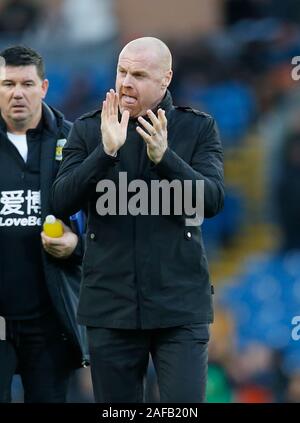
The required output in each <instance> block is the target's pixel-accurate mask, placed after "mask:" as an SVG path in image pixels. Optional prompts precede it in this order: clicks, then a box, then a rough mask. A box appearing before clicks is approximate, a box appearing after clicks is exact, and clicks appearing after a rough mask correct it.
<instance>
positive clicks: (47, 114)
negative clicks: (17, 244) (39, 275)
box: [0, 104, 88, 367]
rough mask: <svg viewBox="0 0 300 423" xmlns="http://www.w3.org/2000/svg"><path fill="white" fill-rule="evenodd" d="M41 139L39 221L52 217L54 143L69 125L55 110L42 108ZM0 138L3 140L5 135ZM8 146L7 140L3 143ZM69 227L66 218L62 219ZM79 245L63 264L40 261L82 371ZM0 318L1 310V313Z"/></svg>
mask: <svg viewBox="0 0 300 423" xmlns="http://www.w3.org/2000/svg"><path fill="white" fill-rule="evenodd" d="M43 123H44V127H43V139H42V140H41V143H42V144H41V166H40V190H41V219H42V222H43V221H44V220H45V217H46V216H47V215H49V214H53V208H52V206H51V186H52V183H53V181H54V179H55V177H56V174H57V172H58V168H59V165H60V161H58V160H56V158H57V157H58V155H57V141H58V140H59V139H65V138H66V137H67V136H68V133H69V131H70V129H71V123H70V122H68V121H66V120H65V119H64V116H63V115H62V114H61V113H60V112H59V111H57V110H55V109H53V108H50V107H49V106H48V105H46V104H43ZM0 136H3V137H5V138H6V135H5V134H4V133H1V132H0ZM5 141H6V142H8V140H7V139H5ZM62 218H63V220H64V221H65V223H66V224H67V225H69V226H70V221H69V216H67V215H64V216H62ZM82 250H83V248H82V243H81V241H80V242H79V244H78V246H77V247H76V249H75V251H74V253H73V254H72V255H71V257H70V258H68V259H65V260H59V259H55V258H54V257H52V256H50V255H49V254H47V253H46V252H45V251H44V250H42V260H43V266H44V274H45V279H46V284H47V289H48V292H49V295H50V299H51V302H52V305H53V308H54V310H55V313H56V315H57V316H58V318H59V320H60V321H61V323H62V326H63V330H64V332H65V336H66V338H67V339H68V340H69V342H70V345H71V350H70V351H71V354H70V362H71V363H72V364H73V365H74V367H81V366H82V365H85V364H86V363H87V362H88V352H87V343H86V332H85V328H84V327H83V326H79V325H78V324H77V321H76V313H77V307H78V299H79V288H80V279H81V262H82ZM0 314H1V310H0Z"/></svg>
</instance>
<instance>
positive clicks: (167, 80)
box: [162, 70, 173, 88]
mask: <svg viewBox="0 0 300 423" xmlns="http://www.w3.org/2000/svg"><path fill="white" fill-rule="evenodd" d="M172 76H173V71H172V70H169V71H168V72H166V74H165V76H164V78H163V83H162V87H163V88H168V86H169V85H170V83H171V81H172Z"/></svg>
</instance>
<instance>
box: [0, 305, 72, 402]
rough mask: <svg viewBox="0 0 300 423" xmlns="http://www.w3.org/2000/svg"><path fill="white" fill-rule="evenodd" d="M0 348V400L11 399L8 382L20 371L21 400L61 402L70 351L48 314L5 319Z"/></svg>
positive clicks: (65, 389)
mask: <svg viewBox="0 0 300 423" xmlns="http://www.w3.org/2000/svg"><path fill="white" fill-rule="evenodd" d="M6 339H7V340H6V341H2V343H3V344H2V346H1V347H0V348H1V349H0V355H1V357H0V359H1V362H0V378H1V382H0V402H10V401H11V382H12V378H13V375H14V373H15V372H16V371H17V372H18V373H20V376H21V379H22V384H23V388H24V402H28V403H33V402H35V403H38V402H65V401H66V393H67V386H68V380H69V377H70V376H71V372H72V369H71V367H70V364H69V363H70V350H69V344H68V341H67V340H66V339H65V338H64V336H63V335H62V330H61V327H60V324H59V322H58V321H57V319H56V317H55V316H54V315H53V314H52V313H48V314H47V315H45V316H43V317H40V318H37V319H30V320H10V321H6Z"/></svg>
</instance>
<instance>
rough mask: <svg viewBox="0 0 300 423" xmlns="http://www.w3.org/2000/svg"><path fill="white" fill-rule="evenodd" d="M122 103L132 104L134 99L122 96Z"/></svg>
mask: <svg viewBox="0 0 300 423" xmlns="http://www.w3.org/2000/svg"><path fill="white" fill-rule="evenodd" d="M122 101H123V102H124V103H126V104H129V105H130V104H134V103H135V102H136V97H132V96H130V95H126V94H123V95H122Z"/></svg>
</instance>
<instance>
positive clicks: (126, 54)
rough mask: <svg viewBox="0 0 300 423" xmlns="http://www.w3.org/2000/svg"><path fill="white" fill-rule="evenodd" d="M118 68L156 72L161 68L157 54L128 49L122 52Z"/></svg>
mask: <svg viewBox="0 0 300 423" xmlns="http://www.w3.org/2000/svg"><path fill="white" fill-rule="evenodd" d="M118 66H122V67H131V68H139V69H144V70H149V71H154V70H155V69H156V70H157V69H158V68H159V67H160V62H159V59H158V56H157V54H155V52H152V51H148V50H145V49H144V50H142V49H131V48H127V49H124V50H123V51H121V53H120V55H119V60H118Z"/></svg>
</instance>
